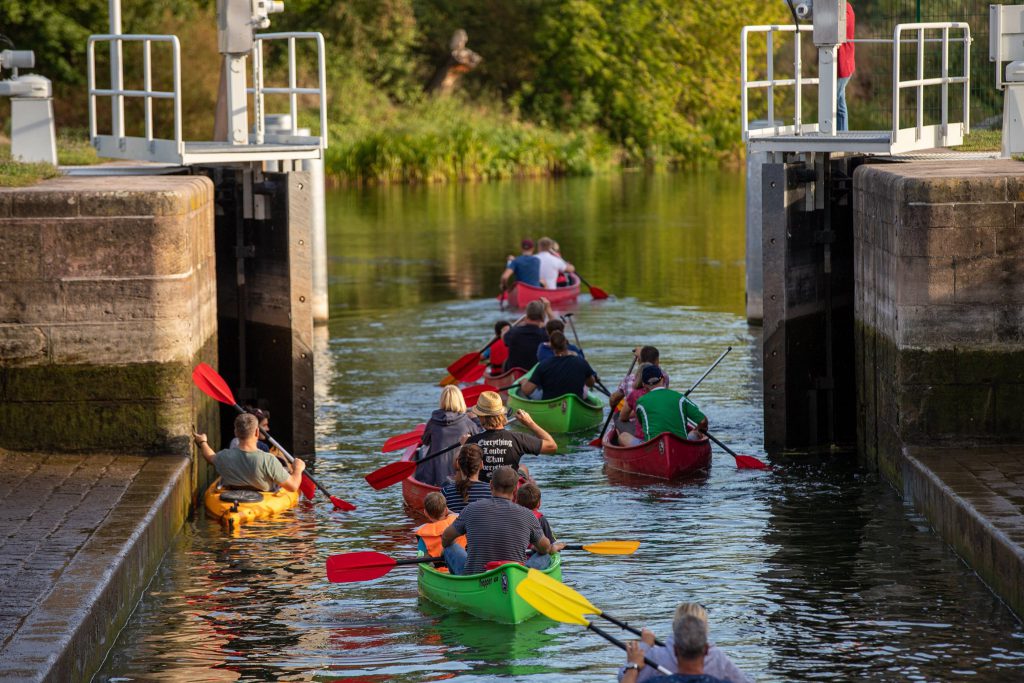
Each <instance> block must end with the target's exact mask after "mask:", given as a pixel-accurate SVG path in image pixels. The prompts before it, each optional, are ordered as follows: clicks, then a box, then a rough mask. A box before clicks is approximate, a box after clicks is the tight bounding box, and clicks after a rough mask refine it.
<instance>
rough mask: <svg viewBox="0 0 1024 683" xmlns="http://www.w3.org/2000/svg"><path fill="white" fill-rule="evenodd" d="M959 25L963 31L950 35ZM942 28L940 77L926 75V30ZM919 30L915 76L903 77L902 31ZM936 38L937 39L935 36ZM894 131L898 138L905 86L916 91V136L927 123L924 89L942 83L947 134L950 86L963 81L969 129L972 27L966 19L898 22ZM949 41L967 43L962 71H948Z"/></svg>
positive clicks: (894, 55)
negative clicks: (901, 75)
mask: <svg viewBox="0 0 1024 683" xmlns="http://www.w3.org/2000/svg"><path fill="white" fill-rule="evenodd" d="M950 29H954V30H956V29H959V30H961V31H963V33H962V35H961V36H960V37H959V38H954V39H952V40H951V39H950V37H949V30H950ZM939 30H941V31H942V38H941V39H939V40H940V41H941V43H942V75H941V76H939V77H937V78H925V77H924V44H925V42H927V41H926V39H925V31H939ZM904 31H916V32H917V38H916V40H914V41H913V42H915V43H916V44H917V64H916V66H917V69H916V70H915V72H916V78H913V79H910V80H906V81H904V80H900V46H901V45H902V44H903V43H904V41H903V38H902V36H903V32H904ZM932 40H936V39H932ZM892 42H893V48H892V134H893V140H895V139H896V137H897V135H898V132H899V130H900V92H901V91H902V90H903V89H904V88H914V89H915V90H916V91H917V110H916V113H917V117H916V118H917V121H916V125H915V126H914V128H915V133H916V136H917V139H918V140H920V139H921V137H922V129H923V127H924V89H925V87H926V86H933V85H939V86H942V133H943V135H945V134H946V131H947V130H948V128H949V86H950V85H956V84H963V87H964V94H963V121H962V123H963V125H964V131H965V132H966V131H968V130H970V125H971V118H970V117H971V112H970V101H971V100H970V88H971V76H970V74H971V27H970V25H969V24H967V23H966V22H963V21H951V22H922V23H914V24H897V25H896V28H895V29H894V30H893V35H892ZM950 42H962V43H963V44H964V62H963V75H961V76H950V75H949V44H950Z"/></svg>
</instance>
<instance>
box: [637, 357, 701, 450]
mask: <svg viewBox="0 0 1024 683" xmlns="http://www.w3.org/2000/svg"><path fill="white" fill-rule="evenodd" d="M641 378H642V381H643V384H644V387H645V388H647V389H648V391H647V392H646V393H644V394H643V395H642V396H640V398H638V399H637V401H636V429H635V431H634V433H633V434H630V433H628V432H620V433H619V445H620V446H635V445H638V444H640V443H643V442H644V441H648V440H649V439H653V438H654V437H656V436H658V435H659V434H663V433H665V432H672V433H673V434H675V435H676V436H679V437H681V438H683V439H688V438H691V436H692V437H694V438H701V435H700V432H707V430H708V418H707V417H706V416H705V415H704V413H702V412H701V411H700V409H699V408H698V407H697V406H696V404H694V403H692V402H690V400H689V399H687V398H686V397H685V396H683V395H682V394H680V393H679V392H678V391H673V390H672V389H668V388H666V387H665V376H664V374H663V373H662V372H661V368H659V367H658V366H657V365H648V366H647V367H645V368H644V370H643V375H642V376H641ZM687 421H690V422H693V423H694V424H695V425H697V431H696V432H694V433H692V434H691V430H690V428H689V426H688V425H687Z"/></svg>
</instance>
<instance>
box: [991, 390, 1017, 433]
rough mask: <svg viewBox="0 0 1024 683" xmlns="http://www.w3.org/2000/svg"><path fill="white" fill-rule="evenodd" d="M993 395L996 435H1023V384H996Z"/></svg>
mask: <svg viewBox="0 0 1024 683" xmlns="http://www.w3.org/2000/svg"><path fill="white" fill-rule="evenodd" d="M995 395H996V396H995V400H996V411H995V424H994V429H995V431H996V433H998V434H1017V435H1024V383H1020V382H1017V383H1012V384H1009V383H1005V384H1004V383H1000V384H997V385H996V387H995Z"/></svg>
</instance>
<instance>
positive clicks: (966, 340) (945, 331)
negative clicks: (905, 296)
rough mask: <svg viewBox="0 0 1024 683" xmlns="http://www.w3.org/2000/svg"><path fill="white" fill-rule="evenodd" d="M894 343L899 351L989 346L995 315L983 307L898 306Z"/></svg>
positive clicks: (954, 305) (965, 305)
mask: <svg viewBox="0 0 1024 683" xmlns="http://www.w3.org/2000/svg"><path fill="white" fill-rule="evenodd" d="M896 310H897V313H896V315H897V318H898V325H897V333H896V342H897V344H898V345H899V346H900V347H901V348H907V347H914V346H922V347H936V346H953V345H955V344H988V343H990V342H992V341H993V338H994V332H995V329H994V328H995V313H994V311H992V310H991V309H989V308H987V307H983V306H973V305H970V304H952V305H940V304H929V305H897V306H896Z"/></svg>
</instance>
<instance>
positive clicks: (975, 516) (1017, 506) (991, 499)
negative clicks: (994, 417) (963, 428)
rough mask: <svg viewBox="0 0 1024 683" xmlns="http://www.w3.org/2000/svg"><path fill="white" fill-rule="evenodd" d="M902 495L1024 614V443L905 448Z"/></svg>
mask: <svg viewBox="0 0 1024 683" xmlns="http://www.w3.org/2000/svg"><path fill="white" fill-rule="evenodd" d="M902 474H903V491H904V497H905V498H906V499H907V500H910V501H912V502H913V504H914V507H915V508H916V509H917V510H918V512H920V513H921V514H923V515H924V516H925V517H926V518H927V519H928V521H929V522H930V523H931V525H932V526H933V527H934V528H935V530H936V531H938V533H939V535H940V536H942V538H943V539H944V540H945V541H946V542H947V543H949V545H950V546H952V548H953V550H955V551H956V553H957V554H958V555H959V556H960V557H961V558H963V559H964V561H965V562H967V564H968V565H969V566H970V567H971V568H972V569H973V570H974V571H975V572H977V573H978V575H979V576H980V577H981V578H982V580H983V581H985V583H986V584H988V586H989V588H991V589H992V590H993V592H995V593H996V595H998V596H999V597H1000V598H1002V599H1003V600H1005V601H1006V603H1007V604H1008V605H1009V606H1010V608H1011V609H1012V610H1013V611H1014V612H1015V613H1016V614H1017V616H1018V617H1022V618H1024V512H1022V510H1024V446H986V447H978V448H962V447H956V448H953V447H940V448H936V447H912V446H908V447H905V448H904V449H903V454H902Z"/></svg>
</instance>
